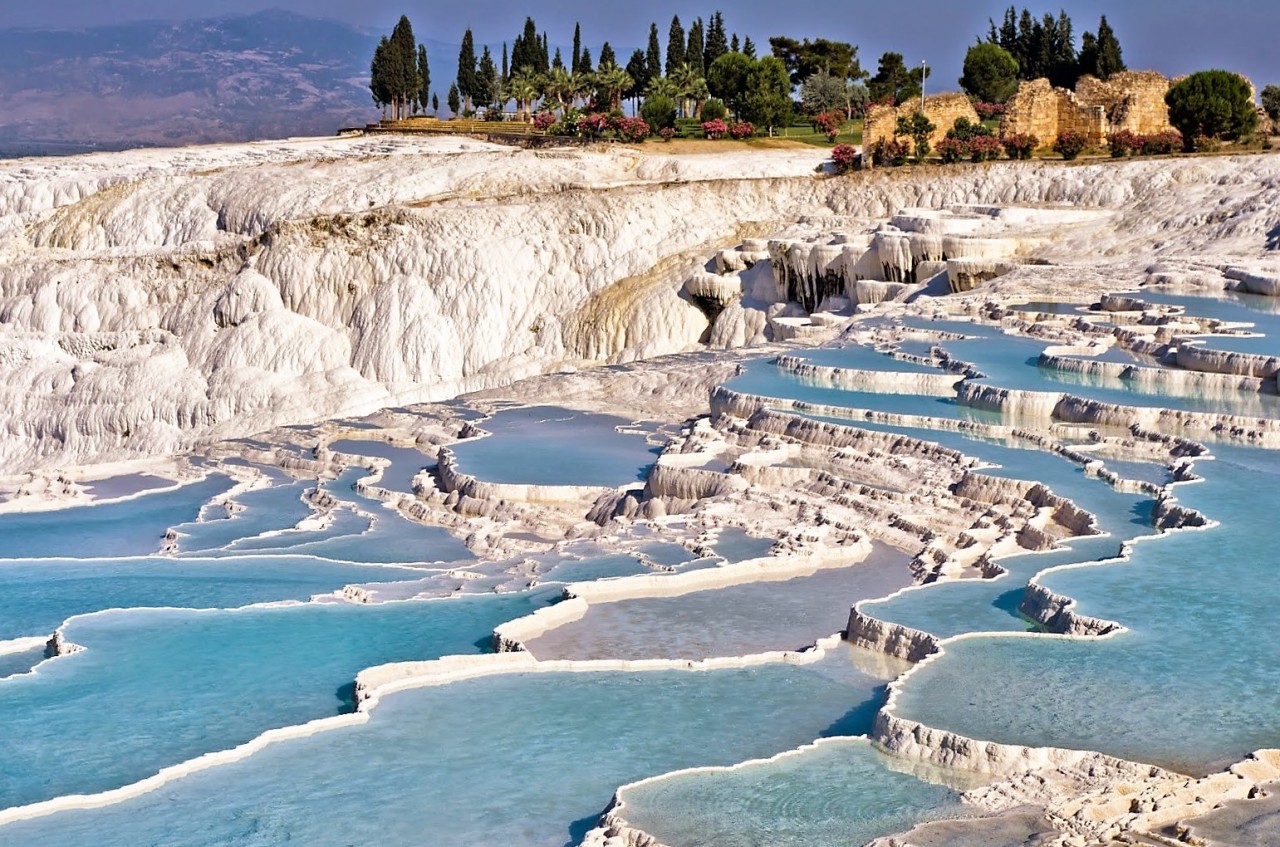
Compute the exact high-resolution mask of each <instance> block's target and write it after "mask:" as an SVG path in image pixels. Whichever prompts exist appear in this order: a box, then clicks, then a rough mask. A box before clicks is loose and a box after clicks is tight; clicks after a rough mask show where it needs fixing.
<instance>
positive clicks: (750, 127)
mask: <svg viewBox="0 0 1280 847" xmlns="http://www.w3.org/2000/svg"><path fill="white" fill-rule="evenodd" d="M755 134H756V125H755V124H753V123H751V121H738V122H737V123H731V124H729V137H730V138H736V139H737V140H739V141H741V140H742V139H744V138H750V137H751V136H753V135H755Z"/></svg>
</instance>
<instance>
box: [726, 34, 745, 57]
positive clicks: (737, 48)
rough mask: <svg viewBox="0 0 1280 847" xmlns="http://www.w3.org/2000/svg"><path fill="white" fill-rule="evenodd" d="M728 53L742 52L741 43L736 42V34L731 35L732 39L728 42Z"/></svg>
mask: <svg viewBox="0 0 1280 847" xmlns="http://www.w3.org/2000/svg"><path fill="white" fill-rule="evenodd" d="M729 52H730V53H741V52H742V44H741V42H739V41H738V33H736V32H735V33H734V34H733V38H731V39H730V40H729Z"/></svg>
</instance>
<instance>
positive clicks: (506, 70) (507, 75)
mask: <svg viewBox="0 0 1280 847" xmlns="http://www.w3.org/2000/svg"><path fill="white" fill-rule="evenodd" d="M502 79H503V81H504V82H505V81H506V80H509V79H511V66H510V65H508V64H507V42H505V41H504V42H502Z"/></svg>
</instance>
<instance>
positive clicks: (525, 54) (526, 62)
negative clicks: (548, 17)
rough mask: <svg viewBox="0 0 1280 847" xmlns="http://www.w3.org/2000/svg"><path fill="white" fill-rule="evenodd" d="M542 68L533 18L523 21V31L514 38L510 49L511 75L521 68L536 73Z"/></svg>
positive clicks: (539, 46)
mask: <svg viewBox="0 0 1280 847" xmlns="http://www.w3.org/2000/svg"><path fill="white" fill-rule="evenodd" d="M541 66H542V42H541V41H539V40H538V27H537V25H536V24H534V22H533V18H525V19H524V29H523V30H522V31H521V33H520V34H519V35H517V36H516V41H515V44H514V45H513V46H512V48H511V71H512V73H514V72H516V71H518V70H520V69H521V68H529V69H530V70H531V71H538V70H539V69H540V68H541Z"/></svg>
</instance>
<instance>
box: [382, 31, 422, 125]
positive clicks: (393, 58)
mask: <svg viewBox="0 0 1280 847" xmlns="http://www.w3.org/2000/svg"><path fill="white" fill-rule="evenodd" d="M387 51H388V52H387V67H388V78H387V84H388V86H389V87H390V92H391V112H392V117H394V118H395V119H397V120H400V119H403V118H407V117H408V116H409V113H410V112H411V111H412V104H413V103H414V101H416V100H417V97H418V50H417V42H416V41H415V40H414V38H413V25H412V24H410V23H409V19H408V18H407V17H405V16H404V15H401V16H400V21H399V22H398V23H397V24H396V26H395V29H394V30H392V31H391V39H390V42H389V43H388V47H387Z"/></svg>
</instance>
